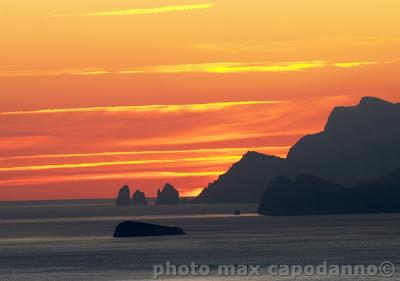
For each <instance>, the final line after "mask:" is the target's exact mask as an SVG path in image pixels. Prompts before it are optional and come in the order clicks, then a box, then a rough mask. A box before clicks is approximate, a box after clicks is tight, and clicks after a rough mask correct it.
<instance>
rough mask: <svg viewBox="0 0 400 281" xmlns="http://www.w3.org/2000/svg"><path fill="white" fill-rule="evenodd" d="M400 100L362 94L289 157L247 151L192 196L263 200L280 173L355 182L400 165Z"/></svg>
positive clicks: (221, 200)
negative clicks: (357, 102) (362, 96)
mask: <svg viewBox="0 0 400 281" xmlns="http://www.w3.org/2000/svg"><path fill="white" fill-rule="evenodd" d="M399 120H400V104H394V103H390V102H387V101H384V100H381V99H378V98H374V97H364V98H362V99H361V101H360V103H359V104H358V105H356V106H350V107H336V108H335V109H334V110H333V111H332V113H331V114H330V116H329V119H328V122H327V124H326V126H325V129H324V131H322V132H320V133H317V134H313V135H307V136H305V137H303V138H301V139H300V140H299V141H298V142H297V143H296V144H295V145H294V146H293V147H292V148H291V149H290V151H289V153H288V155H287V158H286V159H283V158H277V157H274V156H268V155H263V154H260V153H256V152H248V153H246V154H245V155H244V156H243V157H242V159H241V160H240V161H239V162H237V163H235V164H234V165H233V166H232V167H231V168H230V169H229V170H228V171H227V172H226V173H225V174H223V175H221V176H220V177H219V178H218V179H217V180H216V181H214V182H213V183H210V184H209V185H208V187H206V188H205V189H204V190H203V191H202V192H201V194H200V195H199V196H198V197H197V198H196V199H195V200H194V202H198V203H227V202H232V203H234V202H259V201H260V198H261V197H262V194H263V193H264V191H265V189H266V187H267V186H268V185H269V184H270V183H271V182H272V181H273V180H274V179H275V178H277V177H278V176H284V177H287V178H290V179H293V178H295V177H296V176H297V175H300V174H312V175H315V176H318V177H321V178H327V179H332V180H333V181H334V182H335V183H338V184H340V185H345V186H353V185H355V184H357V183H360V182H371V181H373V180H375V179H378V178H380V177H382V176H384V175H387V174H389V173H390V172H391V171H394V170H395V169H397V168H399V167H400V145H398V144H399V143H400V122H399Z"/></svg>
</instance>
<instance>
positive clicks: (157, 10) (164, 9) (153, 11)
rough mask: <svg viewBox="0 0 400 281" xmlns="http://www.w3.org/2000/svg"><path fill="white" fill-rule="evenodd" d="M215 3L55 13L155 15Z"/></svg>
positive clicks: (91, 15)
mask: <svg viewBox="0 0 400 281" xmlns="http://www.w3.org/2000/svg"><path fill="white" fill-rule="evenodd" d="M214 5H215V4H214V3H209V4H194V5H177V6H163V7H155V8H142V9H127V10H114V11H102V12H93V13H82V14H70V15H55V16H54V17H105V16H134V15H155V14H163V13H171V12H186V11H193V10H203V9H209V8H211V7H213V6H214Z"/></svg>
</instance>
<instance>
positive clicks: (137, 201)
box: [132, 189, 148, 206]
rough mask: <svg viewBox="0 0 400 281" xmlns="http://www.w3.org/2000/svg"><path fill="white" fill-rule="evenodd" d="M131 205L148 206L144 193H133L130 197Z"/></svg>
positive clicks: (137, 191)
mask: <svg viewBox="0 0 400 281" xmlns="http://www.w3.org/2000/svg"><path fill="white" fill-rule="evenodd" d="M132 205H134V206H144V205H148V202H147V199H146V195H145V194H144V192H141V191H140V190H139V189H138V190H136V191H135V193H133V195H132Z"/></svg>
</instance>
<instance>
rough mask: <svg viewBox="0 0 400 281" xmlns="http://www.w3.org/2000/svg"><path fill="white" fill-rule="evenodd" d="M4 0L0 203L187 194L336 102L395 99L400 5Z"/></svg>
mask: <svg viewBox="0 0 400 281" xmlns="http://www.w3.org/2000/svg"><path fill="white" fill-rule="evenodd" d="M3 2H4V3H2V9H1V11H0V16H1V18H2V25H0V32H1V34H2V42H1V44H2V46H1V52H0V128H1V132H0V201H3V200H36V199H63V198H111V197H114V196H115V194H116V192H117V190H118V189H119V188H120V187H121V186H122V185H124V184H127V183H129V184H131V185H132V184H133V185H134V186H139V187H140V188H141V190H142V191H144V192H145V193H146V195H148V196H154V195H155V193H156V191H157V188H160V187H161V186H163V184H164V183H165V182H167V181H168V182H171V183H172V184H173V185H174V186H176V187H177V188H178V190H180V191H181V192H182V194H196V193H198V192H199V190H200V188H202V187H206V186H207V185H208V183H209V182H212V181H214V180H216V179H217V178H218V176H219V175H220V174H222V173H224V172H225V171H227V170H228V169H229V168H230V167H231V166H232V165H233V163H234V162H236V161H237V160H238V159H240V157H241V156H242V155H243V154H244V153H246V152H247V151H249V150H251V151H258V152H260V153H265V154H270V155H275V156H278V157H286V155H287V152H288V150H289V149H290V147H291V146H292V145H294V144H295V143H296V142H297V141H298V140H299V139H300V138H301V137H302V136H304V135H307V134H312V133H317V132H320V131H321V130H323V128H324V125H325V122H326V120H327V118H328V116H329V113H330V112H331V110H332V109H333V108H334V107H335V106H347V105H355V104H357V103H358V102H359V99H360V98H361V97H362V96H376V97H380V98H383V99H386V100H389V101H392V102H398V101H399V90H400V80H399V79H398V76H399V73H400V53H399V52H398V50H399V49H400V20H399V17H398V12H397V11H398V10H399V9H400V2H394V1H391V0H368V1H361V0H353V1H334V0H327V1H318V0H309V1H283V2H282V1H265V0H254V1H251V3H249V2H244V1H228V0H218V1H200V0H196V1H195V0H191V1H181V0H174V1H172V0H171V1H165V0H153V1H151V3H150V2H149V1H146V0H137V1H134V3H133V2H132V1H111V0H93V1H86V0H82V1H67V0H59V1H48V0H37V1H24V4H23V5H21V3H19V1H3ZM306 2H307V3H306ZM343 11H346V13H343ZM294 27H295V28H294Z"/></svg>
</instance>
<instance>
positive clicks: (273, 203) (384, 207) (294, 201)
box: [258, 170, 400, 216]
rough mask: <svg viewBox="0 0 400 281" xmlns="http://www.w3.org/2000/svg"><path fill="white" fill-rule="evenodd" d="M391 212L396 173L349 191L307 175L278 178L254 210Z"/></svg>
mask: <svg viewBox="0 0 400 281" xmlns="http://www.w3.org/2000/svg"><path fill="white" fill-rule="evenodd" d="M394 212H400V170H397V171H395V172H393V173H391V174H390V175H389V176H386V177H383V178H381V179H379V180H376V181H373V182H371V183H368V184H360V185H356V186H354V187H351V188H349V187H344V186H341V185H338V184H335V183H333V182H332V181H329V180H324V179H321V178H319V177H316V176H311V175H300V176H297V177H296V179H295V180H294V181H292V180H289V179H286V178H283V177H278V178H277V179H275V180H274V181H273V182H272V183H271V184H270V185H269V187H268V188H267V190H266V191H265V193H264V196H263V199H262V200H261V203H260V205H259V208H258V213H259V214H261V215H272V216H286V215H323V214H343V213H394Z"/></svg>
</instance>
